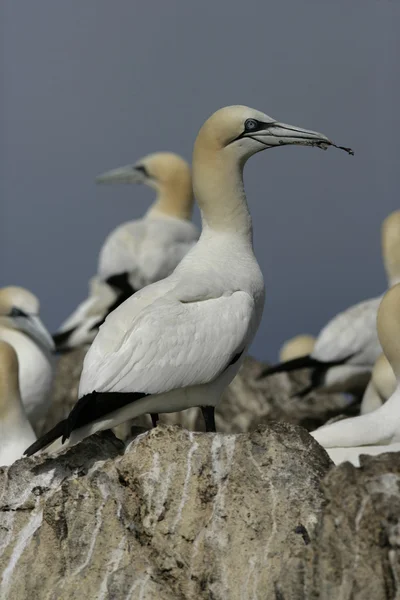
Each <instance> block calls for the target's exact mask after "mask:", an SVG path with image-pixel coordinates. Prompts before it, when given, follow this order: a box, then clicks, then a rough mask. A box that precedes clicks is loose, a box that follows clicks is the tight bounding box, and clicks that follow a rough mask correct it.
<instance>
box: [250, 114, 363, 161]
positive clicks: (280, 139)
mask: <svg viewBox="0 0 400 600" xmlns="http://www.w3.org/2000/svg"><path fill="white" fill-rule="evenodd" d="M251 137H253V138H255V139H256V140H257V141H259V142H261V143H263V144H265V145H266V146H287V145H290V144H293V145H301V146H317V147H318V148H321V149H322V150H326V149H327V148H328V147H329V146H334V147H335V148H340V149H341V150H345V151H346V152H348V154H354V152H353V150H352V149H351V148H345V147H344V146H337V145H336V144H334V143H333V142H332V141H331V140H330V139H329V138H328V137H326V135H324V134H323V133H319V132H317V131H311V130H310V129H303V128H302V127H296V126H295V125H288V124H287V123H279V122H278V121H275V122H273V123H271V124H270V125H268V127H266V128H265V130H262V131H259V132H256V133H254V134H252V135H251Z"/></svg>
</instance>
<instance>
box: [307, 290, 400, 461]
mask: <svg viewBox="0 0 400 600" xmlns="http://www.w3.org/2000/svg"><path fill="white" fill-rule="evenodd" d="M399 307H400V284H397V285H395V286H394V287H392V288H391V289H390V290H389V291H388V292H387V293H386V294H385V296H384V297H383V300H382V302H381V304H380V306H379V310H378V317H377V330H378V335H379V340H380V343H381V345H382V348H383V351H384V353H385V356H386V358H387V359H388V361H389V363H390V365H391V367H392V369H393V372H394V374H395V377H396V389H395V391H394V393H393V394H392V395H391V397H390V398H389V399H388V400H387V402H386V403H385V404H383V405H382V406H381V407H380V408H378V409H376V410H374V411H373V412H370V413H368V414H365V415H361V416H358V417H352V418H351V419H344V420H342V421H338V422H337V423H332V424H330V425H326V426H324V427H320V428H319V429H316V430H315V431H313V432H312V435H313V437H314V438H315V439H316V440H317V442H319V443H320V444H321V445H322V446H324V448H326V449H327V452H328V453H329V454H331V452H330V449H334V451H333V452H332V457H333V458H334V459H335V461H339V460H340V461H342V460H349V459H351V460H352V462H354V461H357V460H358V456H359V455H360V454H368V453H369V450H370V447H372V449H371V453H372V454H376V453H379V448H378V450H377V451H376V450H374V448H376V446H381V452H387V451H388V447H389V446H391V445H392V444H397V445H398V447H399V449H400V310H399ZM391 450H393V448H391Z"/></svg>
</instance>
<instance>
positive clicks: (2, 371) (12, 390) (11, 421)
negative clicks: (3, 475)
mask: <svg viewBox="0 0 400 600" xmlns="http://www.w3.org/2000/svg"><path fill="white" fill-rule="evenodd" d="M35 440H36V435H35V433H34V431H33V429H32V425H31V424H30V423H29V420H28V417H27V416H26V414H25V410H24V406H23V404H22V400H21V394H20V389H19V382H18V358H17V354H16V352H15V350H14V348H13V347H12V346H10V344H7V342H3V341H1V340H0V466H4V465H11V464H12V463H13V462H14V461H15V460H18V458H21V456H22V455H23V453H24V450H25V448H26V446H27V444H33V442H34V441H35Z"/></svg>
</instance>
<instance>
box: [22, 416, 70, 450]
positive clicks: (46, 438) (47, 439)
mask: <svg viewBox="0 0 400 600" xmlns="http://www.w3.org/2000/svg"><path fill="white" fill-rule="evenodd" d="M65 426H66V419H64V421H60V422H59V423H57V425H56V426H55V427H53V429H50V431H48V432H47V433H45V434H44V435H42V437H40V438H39V439H38V440H36V442H34V443H33V444H31V445H30V446H29V448H27V449H26V450H25V452H24V456H32V455H33V454H36V452H39V450H42V449H43V448H46V446H49V445H50V444H51V443H52V442H54V441H55V440H57V439H58V438H60V437H61V436H63V440H62V443H64V441H65V440H64V432H65Z"/></svg>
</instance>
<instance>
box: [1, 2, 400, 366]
mask: <svg viewBox="0 0 400 600" xmlns="http://www.w3.org/2000/svg"><path fill="white" fill-rule="evenodd" d="M0 10H1V12H2V13H3V14H1V15H0V22H1V25H0V27H1V28H2V32H1V33H2V90H1V94H0V98H1V100H0V101H1V104H0V118H1V121H0V139H1V142H0V144H1V146H0V150H1V157H0V158H1V190H0V191H1V230H0V231H1V242H0V244H1V254H0V257H1V259H0V260H1V263H0V266H1V269H0V285H10V284H14V285H22V286H25V287H27V288H29V289H31V290H32V291H34V292H35V293H36V294H37V295H38V296H39V297H40V300H41V304H42V315H43V318H44V320H45V322H46V324H47V325H48V326H49V328H50V329H52V330H54V329H55V328H56V326H57V325H59V324H60V322H61V320H62V319H64V318H65V317H66V316H67V315H68V314H69V313H70V312H71V311H72V309H73V308H74V307H75V306H76V304H77V303H78V301H79V300H81V299H83V297H84V296H85V294H86V292H87V281H88V277H89V276H90V275H91V274H93V273H94V271H95V267H96V257H97V253H98V250H99V248H100V246H101V243H102V241H103V239H104V237H105V235H106V234H107V233H108V232H109V231H110V230H111V229H113V228H114V227H115V226H116V225H118V224H119V223H121V222H123V221H125V220H129V219H132V218H136V217H139V216H140V215H142V214H143V212H144V211H145V210H146V208H147V207H148V205H149V203H150V202H151V200H152V197H153V194H152V191H151V190H149V189H147V188H144V187H125V186H123V187H120V188H119V187H115V188H110V187H107V188H101V187H99V188H97V187H96V186H95V185H94V183H93V180H94V177H95V176H96V175H97V174H98V173H100V172H102V171H104V170H105V169H109V168H112V167H116V166H119V165H122V164H126V163H130V162H134V161H136V160H137V159H138V158H139V157H140V156H142V155H144V154H147V153H148V152H152V151H156V150H172V151H175V152H178V153H180V154H182V155H183V156H185V157H186V158H187V159H190V157H191V152H192V146H193V142H194V139H195V136H196V133H197V131H198V129H199V127H200V126H201V125H202V123H203V121H204V120H205V119H206V118H207V117H208V116H209V115H210V114H211V113H212V112H214V111H215V110H216V109H218V108H220V107H221V106H224V105H227V104H247V105H248V106H251V107H253V108H256V109H258V110H261V111H263V112H266V113H267V114H269V115H270V116H273V117H274V118H276V119H278V120H281V121H284V122H287V123H291V124H293V125H298V126H302V127H306V128H309V129H315V130H317V131H321V132H323V133H325V134H326V135H328V136H329V137H331V138H332V139H333V140H335V141H336V142H337V143H338V144H342V145H345V146H351V147H352V148H353V149H354V150H355V153H356V154H355V156H354V157H349V156H348V155H347V154H345V153H344V152H340V151H338V150H334V149H332V150H329V151H327V152H321V151H319V150H317V149H309V148H299V147H291V148H290V147H289V148H280V149H276V150H271V151H269V152H264V153H260V154H258V155H257V156H255V157H254V158H252V159H251V160H250V161H249V163H248V164H247V166H246V169H245V185H246V192H247V196H248V201H249V205H250V209H251V212H252V215H253V219H254V230H255V250H256V255H257V257H258V260H259V262H260V265H261V268H262V270H263V273H264V277H265V280H266V291H267V294H266V305H265V310H264V318H263V322H262V325H261V327H260V330H259V332H258V336H257V338H256V341H255V343H254V345H253V348H252V351H253V354H255V355H256V356H258V357H259V358H261V357H264V358H266V357H268V358H273V357H274V356H276V352H277V350H278V348H279V346H280V344H281V343H282V342H283V341H284V340H285V339H287V338H288V337H291V336H292V335H295V334H297V333H302V332H311V333H317V332H318V331H319V329H320V328H321V326H323V325H324V323H325V322H326V321H327V320H328V319H329V318H330V317H332V316H333V315H334V314H336V313H337V312H338V311H339V310H341V309H343V308H346V307H347V306H349V305H350V304H352V303H355V302H357V301H360V300H363V299H366V298H368V297H371V296H374V295H377V294H379V293H381V292H382V290H383V289H384V287H385V277H384V273H383V268H382V264H381V257H380V223H381V221H382V219H383V218H384V217H385V216H386V215H387V214H388V213H389V212H391V211H392V210H394V209H397V208H400V203H399V150H398V140H399V136H400V122H399V106H400V94H399V89H400V84H399V77H398V70H397V67H396V63H398V57H399V55H400V54H399V36H398V23H399V17H400V4H399V3H398V2H395V1H394V0H393V1H390V0H362V1H361V0H354V1H353V2H351V3H350V2H349V1H348V0H336V1H335V2H329V3H328V2H326V1H323V2H321V0H318V1H317V0H308V1H304V2H299V1H298V0H279V1H278V0H276V1H272V2H266V1H265V0H259V1H256V0H247V1H246V2H243V1H242V2H239V1H238V0H213V1H211V0H204V1H202V2H193V1H192V2H190V1H189V2H188V0H168V1H166V0H146V1H145V2H133V1H132V0H81V1H78V0H74V1H72V2H65V1H63V0H35V1H34V2H33V1H32V0H3V2H2V3H1V9H0ZM196 219H197V222H198V215H196Z"/></svg>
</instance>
